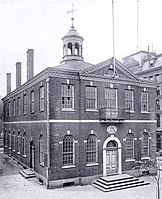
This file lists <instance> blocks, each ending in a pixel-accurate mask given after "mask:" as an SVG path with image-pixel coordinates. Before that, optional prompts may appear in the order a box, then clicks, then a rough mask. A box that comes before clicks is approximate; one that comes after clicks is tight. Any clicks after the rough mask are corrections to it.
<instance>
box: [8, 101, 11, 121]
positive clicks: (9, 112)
mask: <svg viewBox="0 0 162 199" xmlns="http://www.w3.org/2000/svg"><path fill="white" fill-rule="evenodd" d="M8 116H9V117H11V102H9V103H8Z"/></svg>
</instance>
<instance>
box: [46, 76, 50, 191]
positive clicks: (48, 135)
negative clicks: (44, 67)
mask: <svg viewBox="0 0 162 199" xmlns="http://www.w3.org/2000/svg"><path fill="white" fill-rule="evenodd" d="M46 83H47V182H46V187H47V189H48V188H49V172H50V123H49V76H48V78H47V79H46Z"/></svg>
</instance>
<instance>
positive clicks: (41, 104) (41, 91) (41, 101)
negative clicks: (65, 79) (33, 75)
mask: <svg viewBox="0 0 162 199" xmlns="http://www.w3.org/2000/svg"><path fill="white" fill-rule="evenodd" d="M39 110H40V111H44V86H41V87H40V88H39Z"/></svg>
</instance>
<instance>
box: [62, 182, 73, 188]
mask: <svg viewBox="0 0 162 199" xmlns="http://www.w3.org/2000/svg"><path fill="white" fill-rule="evenodd" d="M74 185H75V182H74V181H72V182H65V183H63V187H69V186H74Z"/></svg>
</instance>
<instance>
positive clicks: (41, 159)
mask: <svg viewBox="0 0 162 199" xmlns="http://www.w3.org/2000/svg"><path fill="white" fill-rule="evenodd" d="M44 159H45V142H44V139H43V135H42V134H41V135H40V137H39V163H40V164H41V165H42V166H44Z"/></svg>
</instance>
